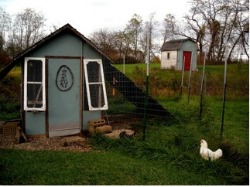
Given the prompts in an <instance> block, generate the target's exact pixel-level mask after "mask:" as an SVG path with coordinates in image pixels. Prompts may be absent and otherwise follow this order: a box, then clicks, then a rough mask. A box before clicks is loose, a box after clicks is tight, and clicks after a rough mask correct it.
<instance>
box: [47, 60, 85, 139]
mask: <svg viewBox="0 0 250 187" xmlns="http://www.w3.org/2000/svg"><path fill="white" fill-rule="evenodd" d="M49 59H79V68H80V72H79V73H80V75H79V77H80V80H79V81H80V84H79V118H80V119H79V128H80V133H82V131H83V106H84V105H83V102H84V101H83V98H84V95H83V94H84V91H83V89H84V87H83V83H84V76H83V72H84V71H83V57H81V56H45V77H46V79H45V87H46V91H45V92H46V96H45V97H46V111H45V131H46V132H45V133H46V137H49V103H48V102H49V100H48V96H49V91H48V87H49V82H48V75H49V73H48V63H49Z"/></svg>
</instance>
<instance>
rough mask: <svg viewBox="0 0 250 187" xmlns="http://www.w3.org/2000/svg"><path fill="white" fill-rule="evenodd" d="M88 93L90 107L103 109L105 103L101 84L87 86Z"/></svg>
mask: <svg viewBox="0 0 250 187" xmlns="http://www.w3.org/2000/svg"><path fill="white" fill-rule="evenodd" d="M89 91H90V102H91V106H92V107H94V108H100V107H104V105H105V103H104V97H103V88H102V84H92V85H89Z"/></svg>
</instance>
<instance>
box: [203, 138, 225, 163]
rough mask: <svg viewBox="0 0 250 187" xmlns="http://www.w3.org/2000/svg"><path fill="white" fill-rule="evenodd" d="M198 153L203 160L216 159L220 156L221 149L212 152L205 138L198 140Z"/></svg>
mask: <svg viewBox="0 0 250 187" xmlns="http://www.w3.org/2000/svg"><path fill="white" fill-rule="evenodd" d="M200 144H201V145H200V155H201V157H202V158H203V159H204V160H211V161H214V160H217V159H219V158H220V157H221V156H222V150H221V149H217V151H215V152H213V151H211V150H210V149H209V148H208V146H207V142H206V141H205V140H203V139H202V140H201V141H200Z"/></svg>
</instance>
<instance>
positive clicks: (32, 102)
mask: <svg viewBox="0 0 250 187" xmlns="http://www.w3.org/2000/svg"><path fill="white" fill-rule="evenodd" d="M19 63H20V64H21V72H22V73H21V74H22V75H21V76H22V83H21V93H22V95H21V98H22V99H21V118H22V126H23V131H24V133H25V134H26V135H37V136H47V137H53V136H64V135H73V134H79V133H82V132H83V131H85V130H87V128H88V122H89V121H90V120H98V119H102V118H103V117H104V115H105V113H106V111H107V110H108V109H109V103H108V100H109V99H108V96H107V95H108V94H107V87H112V89H116V90H117V91H118V92H119V93H120V94H121V95H123V97H124V98H125V99H126V101H129V102H130V103H132V104H133V105H134V106H135V108H136V110H137V111H142V110H143V108H144V99H145V94H144V92H143V91H142V90H141V89H139V88H138V87H137V86H136V85H135V84H134V82H133V81H131V80H130V79H129V78H128V77H127V76H126V75H124V74H123V73H122V72H120V71H119V70H117V69H116V68H115V67H114V66H112V60H111V59H110V58H109V57H108V56H106V55H105V54H104V53H103V52H102V51H101V50H100V49H99V48H98V47H96V46H95V45H94V44H93V43H92V42H91V41H90V40H89V39H87V38H86V37H85V36H84V35H82V34H81V33H80V32H78V31H77V30H76V29H74V28H73V27H72V26H71V25H69V24H66V25H65V26H63V27H61V28H59V29H58V30H56V31H55V32H53V33H51V34H50V35H48V36H47V37H45V38H44V39H42V40H40V41H39V42H37V43H36V44H34V45H33V46H31V47H29V48H28V49H26V50H24V51H23V52H21V53H20V54H18V55H17V56H16V57H15V58H14V59H13V61H12V62H11V63H10V64H9V65H8V66H7V67H6V68H5V69H4V70H3V71H2V72H0V80H1V79H2V78H3V77H4V76H5V75H6V74H7V73H8V72H9V71H10V70H11V69H12V68H13V67H14V66H15V65H17V64H19ZM114 80H116V84H113V81H114ZM148 100H149V105H148V108H149V110H148V113H149V114H155V115H160V116H170V115H171V114H170V113H168V111H166V110H165V109H164V108H163V107H162V106H161V105H160V104H158V103H157V102H156V101H155V100H154V99H152V98H151V97H150V96H149V98H148Z"/></svg>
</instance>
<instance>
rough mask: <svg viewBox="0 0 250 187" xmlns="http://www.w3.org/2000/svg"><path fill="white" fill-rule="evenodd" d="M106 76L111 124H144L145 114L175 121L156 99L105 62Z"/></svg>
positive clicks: (108, 112) (108, 113) (108, 111)
mask: <svg viewBox="0 0 250 187" xmlns="http://www.w3.org/2000/svg"><path fill="white" fill-rule="evenodd" d="M104 74H105V80H106V87H107V96H108V102H109V110H107V116H108V120H109V122H110V123H119V124H120V125H121V124H123V125H124V126H126V125H131V124H132V125H133V124H143V121H144V118H145V113H146V114H147V116H148V117H149V118H150V119H151V118H162V119H164V120H170V119H174V116H173V115H172V114H170V113H169V112H168V111H167V110H166V109H165V108H164V107H163V106H161V105H160V104H159V103H158V102H157V101H156V100H155V99H153V98H152V97H151V96H150V95H146V94H145V92H144V90H142V89H141V88H139V87H137V86H136V85H135V83H134V82H133V81H132V80H131V79H130V78H128V77H127V76H126V75H124V74H123V73H122V72H120V71H119V70H117V69H116V68H115V67H114V66H112V65H111V64H110V63H108V62H104ZM146 98H147V101H148V104H147V105H146V103H145V101H146Z"/></svg>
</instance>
